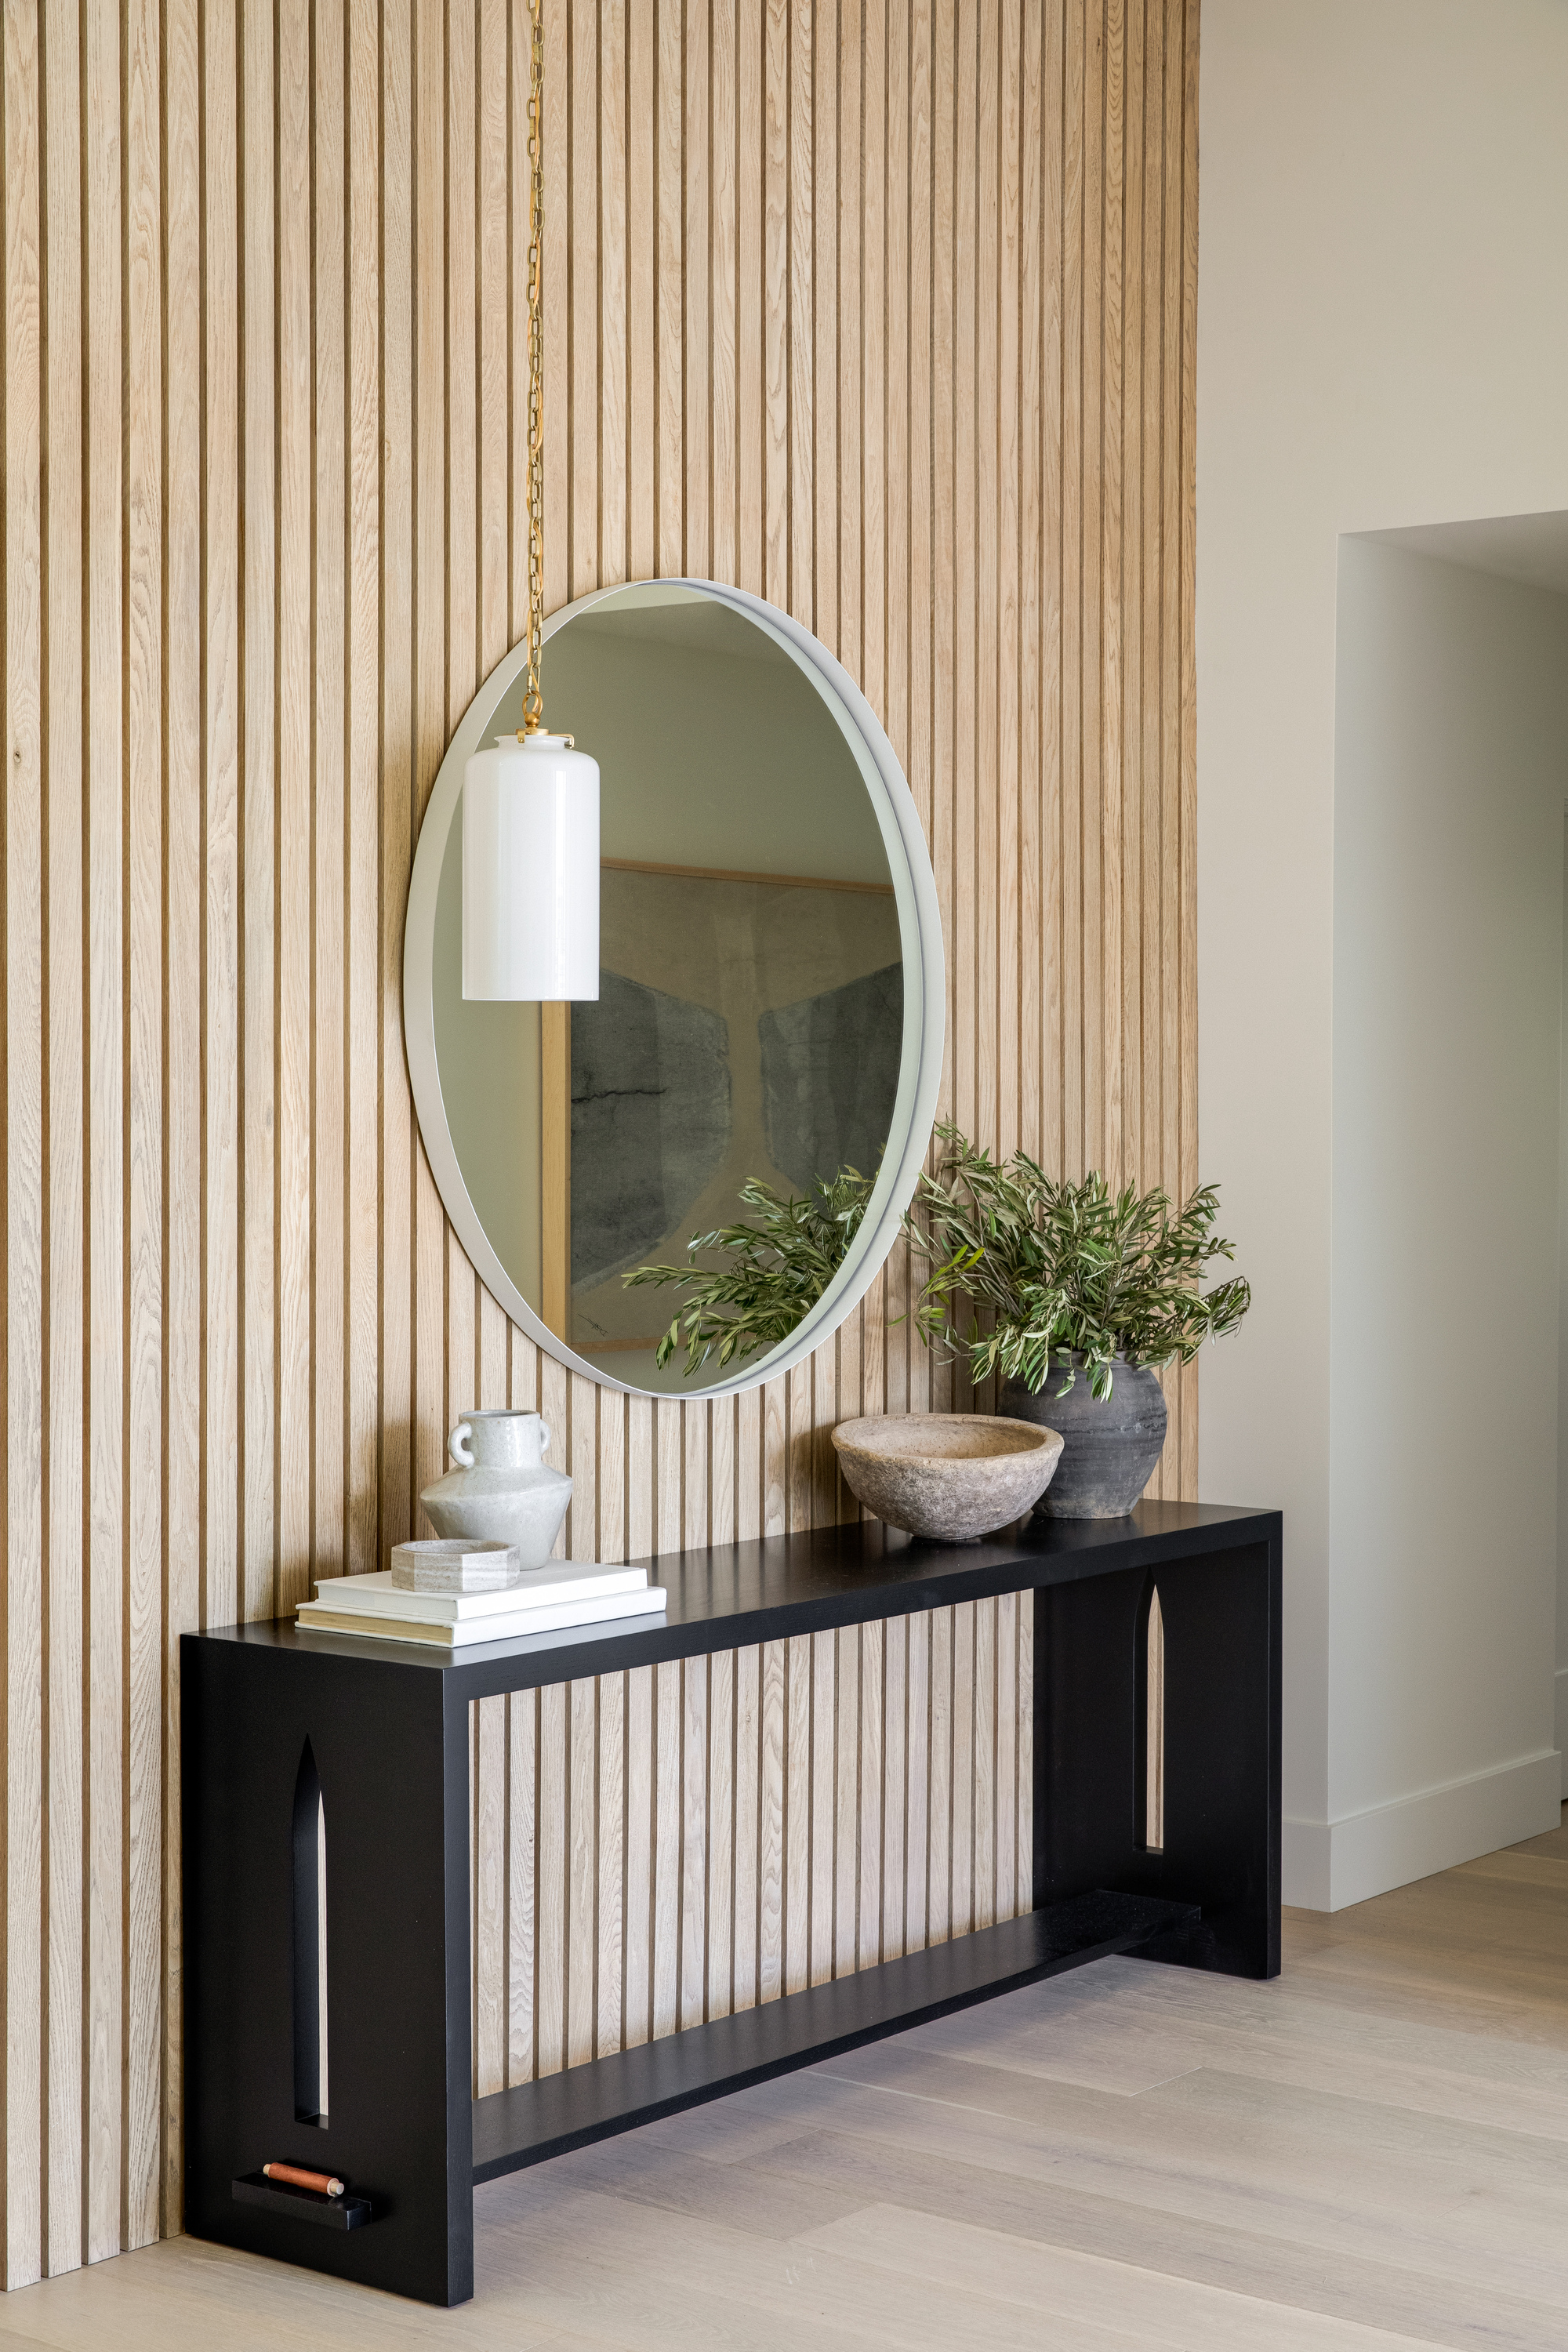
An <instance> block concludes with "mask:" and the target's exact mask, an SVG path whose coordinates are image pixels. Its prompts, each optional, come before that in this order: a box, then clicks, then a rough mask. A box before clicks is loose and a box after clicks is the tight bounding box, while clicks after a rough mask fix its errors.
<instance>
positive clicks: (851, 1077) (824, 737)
mask: <svg viewBox="0 0 1568 2352" xmlns="http://www.w3.org/2000/svg"><path fill="white" fill-rule="evenodd" d="M546 662H547V670H546V676H547V680H548V692H549V706H550V711H551V718H552V724H553V725H554V726H556V727H558V728H560V729H563V730H568V731H570V732H571V733H572V734H574V736H575V738H576V740H577V742H578V744H579V745H580V746H581V747H582V748H583V749H584V750H586V751H591V752H592V754H593V756H594V757H595V759H596V760H597V761H598V762H599V770H600V778H601V829H602V830H601V848H602V858H603V866H602V873H601V892H600V982H599V998H598V1002H597V1003H574V1004H546V1005H542V1006H541V1005H531V1004H511V1003H475V1002H469V1001H467V1000H465V998H464V996H463V994H462V972H461V933H462V835H461V805H460V803H459V809H458V823H457V824H454V825H453V826H452V828H451V830H450V833H449V835H448V838H447V846H446V855H445V859H444V863H443V866H442V874H441V884H440V891H439V897H438V900H437V921H436V939H435V970H434V982H435V1008H434V1009H435V1043H436V1053H437V1066H438V1072H439V1077H440V1085H441V1093H442V1098H443V1102H444V1105H445V1108H446V1112H447V1123H448V1127H449V1129H450V1133H451V1138H452V1141H453V1145H454V1147H455V1150H456V1152H457V1157H458V1165H459V1168H460V1170H461V1173H462V1177H463V1181H464V1183H465V1185H466V1186H467V1188H468V1194H469V1198H470V1200H471V1201H472V1203H473V1206H474V1209H475V1211H476V1213H477V1214H478V1215H479V1220H480V1222H481V1223H482V1224H483V1225H484V1227H485V1230H486V1233H487V1234H488V1235H489V1240H490V1242H491V1244H492V1246H493V1247H494V1249H495V1251H496V1254H497V1255H498V1256H499V1257H500V1261H501V1263H502V1265H503V1266H504V1267H505V1269H506V1271H507V1272H508V1274H509V1275H510V1277H511V1279H512V1281H513V1282H514V1283H515V1285H516V1286H517V1288H518V1289H519V1291H520V1292H521V1294H522V1296H523V1297H524V1298H525V1299H527V1301H528V1302H529V1304H530V1305H531V1307H533V1309H534V1311H535V1312H536V1313H537V1314H538V1315H539V1316H540V1317H541V1319H542V1321H543V1322H544V1323H545V1324H546V1325H547V1326H548V1328H550V1329H552V1331H554V1332H555V1333H557V1334H558V1336H559V1337H561V1338H562V1339H564V1340H565V1341H566V1342H567V1343H568V1344H569V1345H570V1346H571V1347H572V1348H573V1349H574V1350H575V1351H576V1352H577V1353H578V1354H579V1355H581V1356H583V1357H584V1358H585V1359H586V1360H588V1361H590V1362H591V1363H592V1364H593V1365H594V1366H595V1369H597V1370H602V1371H603V1372H604V1373H605V1374H606V1375H607V1376H608V1377H610V1378H611V1379H614V1380H616V1381H623V1382H625V1383H626V1384H627V1385H628V1386H632V1387H636V1388H648V1389H662V1390H667V1391H678V1392H681V1393H692V1392H700V1391H701V1390H702V1389H703V1388H704V1387H705V1386H708V1385H710V1384H711V1383H712V1382H713V1381H717V1380H720V1379H722V1378H724V1377H726V1376H732V1375H733V1374H734V1373H735V1372H738V1371H742V1370H756V1369H757V1368H758V1366H759V1365H761V1364H762V1363H763V1360H764V1359H765V1356H766V1353H767V1351H768V1350H769V1349H772V1348H773V1347H774V1346H776V1345H777V1344H778V1343H779V1341H780V1340H781V1339H784V1338H786V1337H787V1336H788V1333H789V1332H790V1331H791V1330H792V1329H793V1328H794V1327H795V1324H796V1323H797V1322H798V1321H799V1319H800V1317H801V1316H802V1315H803V1314H804V1313H805V1311H806V1309H807V1308H808V1307H810V1306H811V1305H812V1304H814V1303H815V1300H816V1298H817V1297H819V1296H820V1295H821V1292H822V1290H823V1289H824V1288H825V1287H826V1282H827V1281H828V1280H829V1279H830V1278H831V1276H832V1273H833V1271H834V1270H835V1268H836V1266H837V1264H838V1263H839V1261H840V1260H841V1259H842V1257H843V1255H844V1254H845V1251H846V1249H847V1246H848V1244H849V1243H850V1242H851V1241H852V1240H853V1238H854V1234H855V1233H856V1231H857V1230H858V1224H859V1221H860V1217H861V1214H862V1213H863V1212H864V1209H865V1205H866V1201H867V1199H868V1196H869V1192H870V1189H871V1185H872V1183H873V1182H874V1181H875V1178H876V1175H877V1171H878V1168H879V1164H880V1160H881V1157H882V1153H883V1150H884V1147H885V1145H886V1143H887V1141H888V1138H889V1129H890V1127H891V1124H892V1119H893V1114H894V1107H895V1099H896V1097H897V1095H898V1089H899V1078H900V1060H901V1055H902V1051H903V1040H904V987H903V966H902V959H901V953H900V929H899V916H898V908H897V904H896V901H895V898H894V889H893V882H892V876H891V871H890V868H889V861H888V856H887V853H886V851H885V849H884V846H883V841H882V834H881V828H880V825H879V820H878V816H877V813H876V810H875V808H874V806H873V804H872V802H871V799H870V797H869V794H868V791H867V788H866V782H865V780H864V778H863V776H862V772H861V767H860V763H859V760H858V757H857V751H856V749H855V747H854V745H853V744H852V743H851V741H850V740H848V739H847V737H846V735H845V733H844V732H843V731H842V730H841V729H840V726H839V723H838V719H837V715H836V713H835V711H834V709H832V708H831V707H830V705H829V704H828V703H827V702H826V700H825V699H824V698H823V697H822V695H821V694H820V693H819V692H818V689H817V688H816V684H815V683H814V682H813V679H812V677H811V676H810V675H809V674H808V673H807V672H806V671H805V669H804V668H802V667H801V666H800V665H799V664H797V662H796V661H795V659H794V657H793V656H792V655H791V654H790V652H789V651H788V649H787V648H786V646H784V644H783V643H782V642H780V640H779V639H777V638H776V637H775V636H773V634H772V633H771V632H770V631H769V630H768V629H767V628H765V627H764V626H762V625H759V624H758V623H756V622H753V621H752V620H751V619H748V618H747V617H745V616H744V615H742V614H740V613H738V612H736V611H734V610H733V609H732V608H731V607H730V606H728V605H726V604H722V603H720V602H718V601H717V600H715V599H713V598H711V597H710V596H707V595H705V594H704V593H702V592H701V591H700V590H698V589H693V588H689V587H685V586H681V587H674V586H665V585H659V584H657V583H656V584H653V585H643V586H639V587H635V588H628V589H625V590H622V591H619V592H618V593H616V594H615V595H613V596H611V597H608V598H605V599H603V600H601V601H600V602H598V603H597V604H594V605H593V606H592V607H590V608H589V609H588V610H586V611H584V612H583V613H580V614H575V615H574V616H573V617H572V619H570V620H569V621H568V622H566V623H565V624H564V625H563V626H562V627H561V628H559V629H558V630H557V631H556V632H555V634H554V635H552V638H551V640H550V642H549V646H548V647H547V651H546ZM521 693H522V681H521V679H520V680H519V681H518V682H517V684H516V685H515V686H514V688H512V689H511V690H510V693H509V694H508V695H507V696H506V697H505V698H503V700H502V702H501V703H500V707H499V708H498V709H497V713H496V717H495V721H494V730H493V731H494V732H495V733H498V734H499V733H500V732H503V731H504V730H508V729H512V728H515V727H516V726H518V725H519V724H520V721H521ZM514 705H515V706H516V707H515V708H514V707H513V706H514ZM694 1242H695V1243H696V1244H699V1245H698V1246H697V1247H695V1248H693V1247H692V1244H693V1243H694ZM676 1323H679V1328H678V1329H677V1330H676V1331H675V1332H674V1333H673V1334H672V1331H671V1326H672V1324H676ZM661 1355H662V1357H663V1358H664V1360H663V1361H662V1362H661V1361H660V1360H659V1358H660V1357H661Z"/></svg>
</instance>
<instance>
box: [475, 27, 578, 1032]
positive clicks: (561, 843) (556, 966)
mask: <svg viewBox="0 0 1568 2352" xmlns="http://www.w3.org/2000/svg"><path fill="white" fill-rule="evenodd" d="M543 5H544V0H531V11H530V14H531V22H532V41H531V76H530V85H529V97H528V167H529V199H528V682H527V690H526V692H525V693H524V695H523V700H522V726H521V729H520V730H519V731H518V733H517V734H516V735H498V736H497V738H496V740H495V742H494V744H493V745H492V746H491V748H490V749H489V751H476V752H475V753H474V755H473V757H472V759H471V760H470V761H468V766H467V768H466V769H465V770H464V772H463V994H464V995H465V996H466V997H489V998H506V999H509V1000H511V1001H521V1002H523V1003H563V1002H573V1003H584V1002H586V1003H595V1002H596V1001H597V999H598V994H599V768H598V762H597V761H595V760H590V759H589V758H588V757H587V755H586V754H585V753H584V752H582V751H577V750H576V749H575V748H574V745H573V741H572V738H571V736H570V735H551V734H547V733H546V731H545V728H544V698H543V696H542V693H541V691H540V686H539V667H540V653H541V646H542V637H543V626H544V327H543V318H542V312H543V299H542V298H543V290H544V289H543V282H542V280H543V261H542V234H541V233H542V227H543V222H544V22H543Z"/></svg>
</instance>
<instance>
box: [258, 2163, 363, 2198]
mask: <svg viewBox="0 0 1568 2352" xmlns="http://www.w3.org/2000/svg"><path fill="white" fill-rule="evenodd" d="M261 2169H262V2172H263V2174H264V2176H265V2177H266V2179H268V2180H287V2181H288V2182H289V2185H290V2186H291V2187H292V2188H295V2189H320V2190H321V2195H322V2196H323V2197H341V2196H342V2193H343V2184H342V2181H341V2180H340V2179H338V2178H337V2175H336V2174H335V2173H331V2172H306V2171H305V2170H304V2169H303V2168H302V2167H300V2165H298V2164H264V2165H263V2166H262V2168H261Z"/></svg>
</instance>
